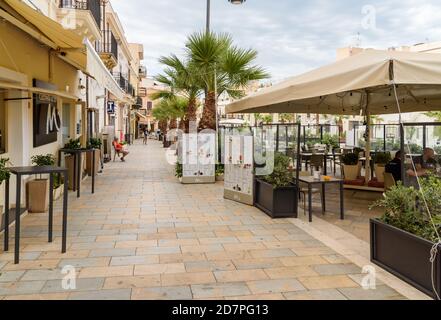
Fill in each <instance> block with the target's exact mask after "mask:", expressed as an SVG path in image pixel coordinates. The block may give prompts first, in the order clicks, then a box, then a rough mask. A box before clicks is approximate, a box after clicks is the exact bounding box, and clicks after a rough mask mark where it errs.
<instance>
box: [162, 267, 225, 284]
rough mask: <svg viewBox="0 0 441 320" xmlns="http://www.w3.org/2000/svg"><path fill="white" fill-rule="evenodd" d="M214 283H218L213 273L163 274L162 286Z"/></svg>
mask: <svg viewBox="0 0 441 320" xmlns="http://www.w3.org/2000/svg"><path fill="white" fill-rule="evenodd" d="M225 272H227V271H225ZM213 282H216V278H215V277H214V275H213V273H212V272H198V273H178V274H161V284H162V286H165V287H170V286H181V285H191V284H207V283H213Z"/></svg>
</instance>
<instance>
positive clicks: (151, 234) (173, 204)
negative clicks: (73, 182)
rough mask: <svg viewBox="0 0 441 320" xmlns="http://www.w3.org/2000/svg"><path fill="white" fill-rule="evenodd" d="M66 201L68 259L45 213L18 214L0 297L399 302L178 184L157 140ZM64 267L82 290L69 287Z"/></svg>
mask: <svg viewBox="0 0 441 320" xmlns="http://www.w3.org/2000/svg"><path fill="white" fill-rule="evenodd" d="M89 191H90V181H85V182H84V187H83V194H82V197H81V198H80V199H76V198H75V195H74V194H73V193H71V194H70V198H69V201H70V210H69V241H68V252H67V253H66V254H61V253H60V251H59V250H60V242H61V239H60V237H59V235H60V230H61V228H60V226H61V220H60V215H59V214H58V212H59V210H58V209H59V208H60V202H57V206H56V209H57V211H56V212H57V215H56V219H55V225H56V226H57V227H55V230H56V232H57V235H58V237H57V238H56V239H55V242H54V243H53V244H49V243H47V242H46V237H47V215H46V214H31V215H27V216H25V217H24V218H23V224H22V226H23V228H22V230H23V238H22V243H21V251H22V261H21V263H20V264H19V265H14V264H13V263H12V258H13V257H12V253H3V252H2V251H0V299H403V298H404V297H403V296H401V295H400V294H398V292H397V291H395V290H393V289H391V288H390V287H388V286H386V285H384V284H382V283H381V282H377V288H376V290H364V289H363V288H361V286H360V283H361V279H362V278H363V275H362V274H361V269H360V268H359V267H358V266H356V265H355V264H352V263H350V262H349V261H348V260H347V259H346V258H344V257H343V256H342V255H339V254H337V253H336V252H335V251H333V250H332V249H330V248H329V247H327V246H326V245H325V244H323V243H321V242H319V241H318V240H316V239H315V238H313V237H312V236H310V235H309V234H308V233H306V232H305V231H303V230H301V229H300V228H299V227H297V226H295V225H294V224H293V223H291V222H290V221H289V220H271V219H270V218H268V217H267V216H266V215H265V214H263V213H262V212H261V211H259V210H257V209H256V208H253V207H248V206H244V205H240V204H237V203H234V202H231V201H226V200H224V199H223V198H222V195H223V193H222V183H218V184H216V185H186V186H184V185H181V184H179V183H178V181H177V180H176V178H174V177H173V168H172V167H171V166H169V165H167V164H166V161H165V156H164V150H163V149H162V148H161V146H160V145H159V143H158V142H156V141H150V142H149V145H148V146H147V147H146V146H142V145H139V144H137V145H135V146H132V147H131V154H130V156H129V157H128V158H127V162H126V163H121V162H115V163H109V164H107V165H106V168H105V171H104V173H103V174H100V176H99V177H98V178H97V187H96V193H95V195H91V194H90V193H89ZM65 266H73V267H75V269H74V270H75V276H76V289H75V290H64V289H63V288H62V281H63V278H64V277H66V274H63V273H62V269H63V267H65Z"/></svg>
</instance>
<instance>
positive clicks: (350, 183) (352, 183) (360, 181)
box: [345, 177, 366, 186]
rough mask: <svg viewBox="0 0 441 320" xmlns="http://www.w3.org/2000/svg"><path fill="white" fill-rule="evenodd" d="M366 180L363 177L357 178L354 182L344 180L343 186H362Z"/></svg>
mask: <svg viewBox="0 0 441 320" xmlns="http://www.w3.org/2000/svg"><path fill="white" fill-rule="evenodd" d="M365 182H366V179H365V178H364V177H358V178H357V179H356V180H345V184H347V185H350V186H364V184H365Z"/></svg>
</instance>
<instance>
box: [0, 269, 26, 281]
mask: <svg viewBox="0 0 441 320" xmlns="http://www.w3.org/2000/svg"><path fill="white" fill-rule="evenodd" d="M25 272H26V271H24V270H22V271H1V272H0V282H16V281H18V280H19V279H20V278H21V276H22V275H23V274H24V273H25Z"/></svg>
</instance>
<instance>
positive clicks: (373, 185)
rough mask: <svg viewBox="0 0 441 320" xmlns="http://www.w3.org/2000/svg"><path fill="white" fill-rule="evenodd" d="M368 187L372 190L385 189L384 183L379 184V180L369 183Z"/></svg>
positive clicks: (375, 179) (374, 179)
mask: <svg viewBox="0 0 441 320" xmlns="http://www.w3.org/2000/svg"><path fill="white" fill-rule="evenodd" d="M368 186H369V187H371V188H384V182H379V181H378V179H377V178H373V179H372V180H371V181H369V183H368Z"/></svg>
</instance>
